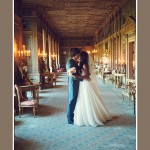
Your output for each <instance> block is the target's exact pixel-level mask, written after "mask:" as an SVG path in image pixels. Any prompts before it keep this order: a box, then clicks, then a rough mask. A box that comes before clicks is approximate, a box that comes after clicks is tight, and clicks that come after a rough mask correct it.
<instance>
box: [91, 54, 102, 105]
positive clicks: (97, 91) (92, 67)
mask: <svg viewBox="0 0 150 150" xmlns="http://www.w3.org/2000/svg"><path fill="white" fill-rule="evenodd" d="M88 67H89V73H90V78H91V81H92V83H93V85H94V89H95V92H96V93H98V95H99V99H100V101H101V103H103V105H104V106H105V104H104V101H103V99H102V97H101V96H100V90H99V88H98V83H99V81H98V76H97V75H96V71H95V65H94V62H93V60H92V57H91V56H90V55H88Z"/></svg>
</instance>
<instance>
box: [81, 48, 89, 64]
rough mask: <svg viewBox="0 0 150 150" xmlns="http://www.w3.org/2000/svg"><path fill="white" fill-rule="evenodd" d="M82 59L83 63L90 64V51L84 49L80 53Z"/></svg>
mask: <svg viewBox="0 0 150 150" xmlns="http://www.w3.org/2000/svg"><path fill="white" fill-rule="evenodd" d="M80 60H81V63H82V65H84V64H88V53H87V52H85V51H82V52H81V53H80Z"/></svg>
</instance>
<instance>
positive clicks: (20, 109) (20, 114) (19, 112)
mask: <svg viewBox="0 0 150 150" xmlns="http://www.w3.org/2000/svg"><path fill="white" fill-rule="evenodd" d="M19 117H20V118H21V107H19Z"/></svg>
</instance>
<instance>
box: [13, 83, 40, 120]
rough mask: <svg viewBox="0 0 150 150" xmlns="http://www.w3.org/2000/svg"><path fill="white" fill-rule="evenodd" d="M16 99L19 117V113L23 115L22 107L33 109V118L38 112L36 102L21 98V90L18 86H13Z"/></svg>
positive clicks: (35, 100)
mask: <svg viewBox="0 0 150 150" xmlns="http://www.w3.org/2000/svg"><path fill="white" fill-rule="evenodd" d="M15 88H16V92H17V98H18V107H19V116H20V117H21V111H22V113H23V108H24V107H30V108H33V114H34V117H35V114H36V112H38V100H37V99H36V98H33V99H32V100H28V99H27V98H25V97H23V95H22V89H21V87H20V86H19V85H17V84H15Z"/></svg>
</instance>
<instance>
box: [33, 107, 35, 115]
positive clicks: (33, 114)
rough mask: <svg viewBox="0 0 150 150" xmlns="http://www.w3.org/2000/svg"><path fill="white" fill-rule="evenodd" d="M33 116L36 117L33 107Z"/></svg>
mask: <svg viewBox="0 0 150 150" xmlns="http://www.w3.org/2000/svg"><path fill="white" fill-rule="evenodd" d="M33 115H34V117H35V107H33Z"/></svg>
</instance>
